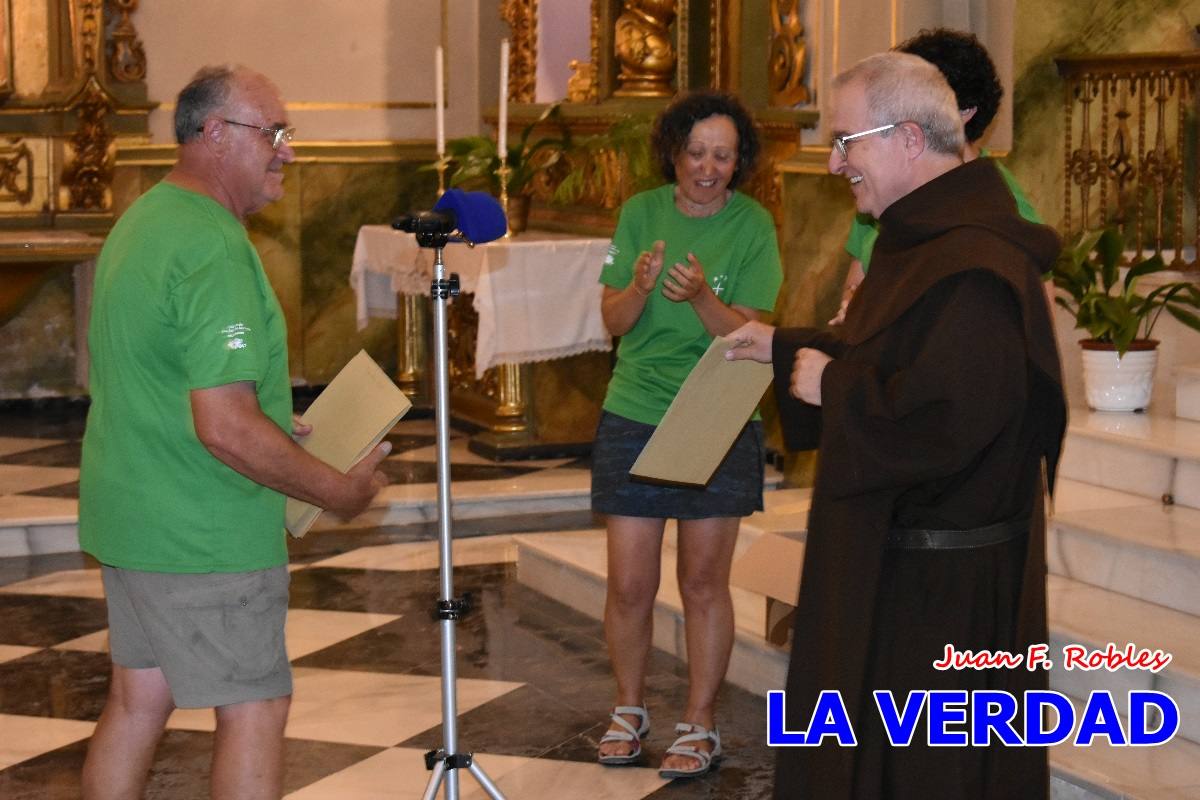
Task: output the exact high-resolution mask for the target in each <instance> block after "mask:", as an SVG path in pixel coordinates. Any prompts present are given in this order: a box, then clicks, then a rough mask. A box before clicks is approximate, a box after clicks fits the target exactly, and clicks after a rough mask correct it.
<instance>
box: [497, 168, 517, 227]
mask: <svg viewBox="0 0 1200 800" xmlns="http://www.w3.org/2000/svg"><path fill="white" fill-rule="evenodd" d="M511 174H512V168H511V167H509V166H508V164H505V163H504V162H501V163H500V168H499V169H498V170H496V177H498V178H499V179H500V207H501V208H503V209H504V238H505V239H511V238H512V235H513V233H512V225H510V224H509V222H508V177H509V176H510V175H511Z"/></svg>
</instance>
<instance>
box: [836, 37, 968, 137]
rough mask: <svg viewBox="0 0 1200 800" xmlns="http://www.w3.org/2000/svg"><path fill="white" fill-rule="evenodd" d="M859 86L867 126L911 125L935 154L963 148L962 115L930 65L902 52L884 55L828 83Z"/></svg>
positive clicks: (948, 88) (873, 58)
mask: <svg viewBox="0 0 1200 800" xmlns="http://www.w3.org/2000/svg"><path fill="white" fill-rule="evenodd" d="M853 83H858V84H861V85H862V87H863V89H864V92H865V94H866V102H867V114H868V118H869V123H870V126H871V127H876V126H880V125H890V124H891V123H893V122H900V121H907V122H915V123H916V124H917V125H918V126H920V128H921V130H922V131H924V133H925V142H926V146H927V147H928V148H929V149H930V150H931V151H933V152H935V153H941V154H943V155H957V154H958V153H960V152H961V151H962V149H963V144H964V143H965V136H964V134H963V124H962V117H961V116H960V114H959V112H958V103H957V101H956V100H955V97H954V92H953V91H952V90H951V89H950V85H949V84H948V83H946V78H945V76H944V75H942V73H941V72H940V71H939V70H938V68H937V67H935V66H934V65H933V64H930V63H929V62H928V61H926V60H925V59H923V58H919V57H917V56H914V55H910V54H908V53H897V52H894V51H888V52H886V53H878V54H876V55H873V56H869V57H867V58H864V59H863V60H862V61H859V62H858V63H857V64H855V65H854V66H852V67H851V68H850V69H848V70H846V71H845V72H843V73H842V74H840V75H838V76H837V77H836V78H834V79H833V88H834V90H837V89H841V88H843V87H846V86H848V85H850V84H853Z"/></svg>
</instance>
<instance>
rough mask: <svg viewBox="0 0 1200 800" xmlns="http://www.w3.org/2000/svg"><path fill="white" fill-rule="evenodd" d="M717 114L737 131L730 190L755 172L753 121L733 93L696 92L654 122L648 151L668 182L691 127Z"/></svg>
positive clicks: (756, 144) (673, 103)
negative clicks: (724, 117)
mask: <svg viewBox="0 0 1200 800" xmlns="http://www.w3.org/2000/svg"><path fill="white" fill-rule="evenodd" d="M717 115H723V116H726V117H729V118H730V119H732V120H733V124H734V127H736V128H737V138H738V143H737V166H736V167H734V170H733V177H732V178H730V180H729V188H730V189H735V188H737V186H738V184H740V183H741V182H742V181H743V180H745V179H746V178H747V177H749V175H750V174H751V173H752V172H754V164H755V162H756V161H757V160H758V151H759V142H758V131H756V130H755V128H754V118H753V117H751V116H750V112H749V111H747V110H746V107H745V106H744V105H742V102H741V101H740V100H738V99H737V98H736V97H735V96H733V95H732V94H729V93H727V92H719V91H716V90H713V89H699V90H696V91H693V92H689V93H688V94H684V95H680V96H679V97H676V98H675V99H674V100H672V101H671V104H670V105H668V106H667V107H666V108H664V109H663V110H662V113H660V114H659V115H658V118H657V119H656V120H654V130H653V132H652V133H651V134H650V149H651V150H652V151H653V153H654V156H655V158H656V159H657V160H658V168H659V170H660V171H661V172H662V176H663V177H664V178H665V179H666V180H667V182H668V183H674V182H675V159H676V157H677V156H678V155H679V154H680V153H681V152H682V151H683V148H684V147H685V146H686V145H687V140H688V136H689V135H691V133H692V127H693V126H694V125H695V124H696V123H697V122H699V121H700V120H702V119H708V118H709V117H712V116H717Z"/></svg>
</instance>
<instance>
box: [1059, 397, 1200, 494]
mask: <svg viewBox="0 0 1200 800" xmlns="http://www.w3.org/2000/svg"><path fill="white" fill-rule="evenodd" d="M1059 475H1060V476H1061V477H1063V478H1071V479H1074V480H1078V481H1082V482H1084V483H1090V484H1094V485H1096V486H1103V487H1106V488H1110V489H1119V490H1121V491H1125V492H1130V493H1132V494H1137V495H1141V496H1143V497H1149V498H1154V499H1157V500H1162V499H1163V498H1164V497H1169V498H1171V500H1172V501H1173V502H1174V503H1176V504H1178V505H1183V506H1189V507H1191V508H1200V422H1196V421H1192V420H1187V419H1178V418H1175V417H1164V416H1158V415H1155V414H1134V413H1124V412H1111V411H1110V412H1102V411H1086V410H1081V409H1072V412H1071V420H1070V425H1069V427H1068V430H1067V441H1066V443H1065V445H1064V447H1063V457H1062V462H1061V464H1060V465H1059Z"/></svg>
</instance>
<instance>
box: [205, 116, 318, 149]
mask: <svg viewBox="0 0 1200 800" xmlns="http://www.w3.org/2000/svg"><path fill="white" fill-rule="evenodd" d="M221 121H222V122H228V123H229V124H230V125H240V126H242V127H243V128H253V129H254V130H256V131H258V132H259V133H261V134H262V135H263V136H268V137H270V139H271V149H272V150H278V149H279V148H280V147H282V146H283V143H284V142H288V143H291V141H292V139H293V137H295V135H296V129H295V128H284V127H279V128H264V127H262V126H261V125H251V124H250V123H248V122H238V121H237V120H234V119H225V118H222V119H221ZM203 130H204V126H203V125H202V126H200V127H199V128H197V129H196V132H197V133H199V132H200V131H203Z"/></svg>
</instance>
